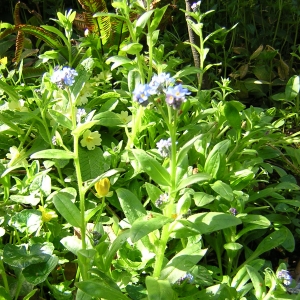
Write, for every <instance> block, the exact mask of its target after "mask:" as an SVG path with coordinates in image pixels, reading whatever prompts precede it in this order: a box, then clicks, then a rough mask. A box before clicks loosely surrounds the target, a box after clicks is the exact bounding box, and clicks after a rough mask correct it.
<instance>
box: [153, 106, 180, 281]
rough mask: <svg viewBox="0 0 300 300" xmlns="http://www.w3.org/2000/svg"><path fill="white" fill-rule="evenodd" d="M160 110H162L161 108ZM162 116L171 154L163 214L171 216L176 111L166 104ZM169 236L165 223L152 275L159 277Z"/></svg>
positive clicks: (173, 190) (174, 184) (174, 180)
mask: <svg viewBox="0 0 300 300" xmlns="http://www.w3.org/2000/svg"><path fill="white" fill-rule="evenodd" d="M161 111H163V110H162V109H161ZM162 116H163V117H164V119H165V121H166V123H167V126H168V129H169V133H170V138H171V144H172V146H171V155H170V169H171V171H170V173H171V174H170V176H171V186H170V187H169V203H168V204H167V206H166V208H165V210H164V214H165V215H166V216H167V217H171V216H172V213H173V206H174V202H175V197H176V167H177V160H176V153H177V151H176V129H177V111H176V110H174V109H172V108H171V107H170V106H168V117H167V116H166V115H165V114H162ZM169 236H170V225H169V224H166V225H164V226H163V229H162V234H161V239H160V241H159V246H158V250H157V255H156V261H155V265H154V271H153V276H154V277H157V278H159V276H160V273H161V269H162V266H163V260H164V257H165V250H166V247H167V242H168V240H169Z"/></svg>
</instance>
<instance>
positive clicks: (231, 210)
mask: <svg viewBox="0 0 300 300" xmlns="http://www.w3.org/2000/svg"><path fill="white" fill-rule="evenodd" d="M229 212H230V213H231V214H232V215H234V216H236V215H237V214H238V211H237V210H236V208H234V207H231V208H230V209H229Z"/></svg>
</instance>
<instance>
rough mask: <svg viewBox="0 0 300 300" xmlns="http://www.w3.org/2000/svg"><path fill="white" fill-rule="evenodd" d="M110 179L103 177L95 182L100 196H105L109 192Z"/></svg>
mask: <svg viewBox="0 0 300 300" xmlns="http://www.w3.org/2000/svg"><path fill="white" fill-rule="evenodd" d="M109 188H110V181H109V179H108V178H103V179H101V180H99V181H98V182H96V183H95V190H96V192H97V196H98V197H105V196H106V195H107V194H108V193H109Z"/></svg>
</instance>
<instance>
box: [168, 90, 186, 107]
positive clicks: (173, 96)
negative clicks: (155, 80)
mask: <svg viewBox="0 0 300 300" xmlns="http://www.w3.org/2000/svg"><path fill="white" fill-rule="evenodd" d="M189 94H190V92H189V91H188V89H185V88H184V87H183V86H182V84H178V85H175V86H172V87H168V89H167V91H166V102H167V104H169V105H170V106H172V107H173V108H174V109H179V108H180V106H181V104H182V102H185V101H186V98H185V97H186V96H187V95H189Z"/></svg>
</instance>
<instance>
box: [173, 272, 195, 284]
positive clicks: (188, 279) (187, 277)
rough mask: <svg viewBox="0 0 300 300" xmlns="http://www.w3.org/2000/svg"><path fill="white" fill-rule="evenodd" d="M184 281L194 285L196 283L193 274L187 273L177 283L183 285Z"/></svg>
mask: <svg viewBox="0 0 300 300" xmlns="http://www.w3.org/2000/svg"><path fill="white" fill-rule="evenodd" d="M184 281H186V282H187V283H193V282H194V276H193V275H192V274H191V273H186V274H185V275H184V276H182V277H180V278H179V279H178V280H177V281H176V283H177V284H182V283H183V282H184Z"/></svg>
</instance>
